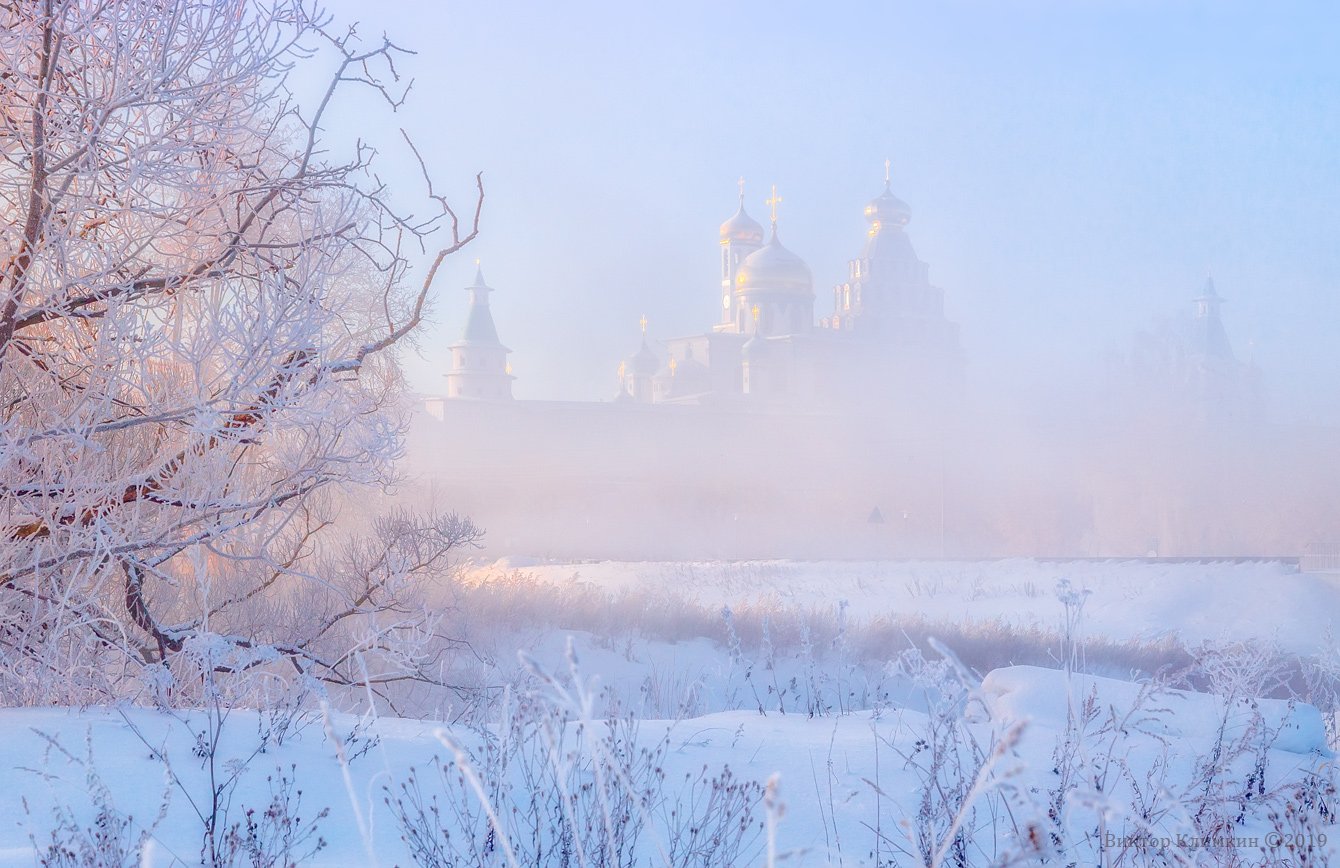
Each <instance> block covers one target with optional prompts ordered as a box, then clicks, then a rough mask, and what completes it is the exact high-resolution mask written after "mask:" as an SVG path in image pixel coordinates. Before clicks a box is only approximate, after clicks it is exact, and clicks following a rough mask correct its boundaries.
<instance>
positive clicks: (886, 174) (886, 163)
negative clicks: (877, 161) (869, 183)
mask: <svg viewBox="0 0 1340 868" xmlns="http://www.w3.org/2000/svg"><path fill="white" fill-rule="evenodd" d="M884 183H885V184H887V183H889V159H888V157H885V158H884Z"/></svg>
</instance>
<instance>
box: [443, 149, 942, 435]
mask: <svg viewBox="0 0 1340 868" xmlns="http://www.w3.org/2000/svg"><path fill="white" fill-rule="evenodd" d="M780 203H781V197H779V196H778V195H777V190H776V187H774V188H773V190H772V195H771V197H769V198H768V199H767V200H766V204H767V205H768V206H769V209H770V214H769V217H770V225H769V227H768V228H767V229H766V230H765V229H764V227H763V226H762V225H761V224H760V223H759V222H758V221H756V220H755V219H754V218H753V217H751V216H750V215H749V214H748V213H747V212H746V210H745V200H744V182H743V180H742V181H741V182H740V199H739V207H738V209H737V210H736V212H735V214H734V215H732V216H731V217H730V218H729V219H728V220H726V221H725V222H724V223H722V224H721V229H720V256H721V287H720V293H719V295H720V299H721V305H720V309H719V314H718V316H717V321H716V322H715V323H714V324H713V325H711V326H710V328H708V329H707V330H705V331H704V332H702V333H700V334H695V335H689V336H684V337H674V338H670V339H667V340H664V341H661V342H652V341H651V340H650V339H649V338H648V335H647V323H646V319H645V317H644V318H643V321H642V332H643V333H642V343H641V346H640V347H639V348H638V350H637V351H636V352H634V353H633V354H632V355H630V356H629V357H628V358H626V359H625V360H624V361H623V362H622V363H620V365H619V367H618V382H617V391H616V393H615V401H616V402H617V403H635V404H692V405H704V406H721V407H729V406H739V407H748V406H756V407H785V406H787V405H793V406H797V407H812V408H817V409H832V410H841V409H843V408H844V407H860V408H863V409H864V410H866V411H868V410H870V409H872V408H880V407H884V408H888V409H894V408H907V409H913V408H915V409H919V410H934V409H943V408H944V407H945V405H946V402H951V403H952V402H953V401H954V400H955V399H956V398H957V396H958V395H959V394H960V392H961V385H962V360H961V354H960V350H959V343H958V329H957V326H956V325H955V324H954V323H952V322H950V321H949V320H948V319H946V317H945V312H944V291H943V290H941V289H939V288H938V287H936V286H934V285H933V284H931V282H930V278H929V269H928V267H927V265H926V263H924V262H922V261H921V260H920V259H919V258H918V257H917V254H916V251H915V250H914V249H913V247H912V243H911V241H910V240H909V239H908V236H907V231H906V229H907V224H908V223H909V222H910V221H911V218H912V214H911V209H910V208H909V207H908V205H907V203H905V202H903V201H902V200H901V199H899V198H898V197H897V196H895V195H894V193H893V191H892V188H891V184H890V181H889V174H888V163H887V162H886V163H885V172H884V189H883V191H882V192H880V193H879V195H877V196H875V198H873V199H871V200H870V202H869V203H868V204H866V206H865V211H864V214H865V219H866V222H867V224H868V226H867V230H866V236H865V239H864V242H863V244H862V246H861V249H860V252H859V254H858V255H857V256H856V257H855V258H853V259H850V260H849V261H848V262H847V265H846V269H845V271H846V274H845V277H844V278H843V279H842V280H841V281H840V282H838V283H836V284H835V285H834V286H833V288H832V291H831V300H832V308H831V310H830V311H828V312H826V313H824V314H822V315H821V316H816V310H815V306H816V305H815V303H816V293H815V290H814V279H813V276H812V273H811V271H810V268H809V266H808V265H806V264H805V262H804V261H802V260H801V259H800V257H798V256H796V255H795V254H794V253H792V252H791V251H790V250H788V249H787V248H786V247H785V246H784V245H783V244H782V241H781V238H780V236H779V233H778V205H779V204H780ZM468 289H469V290H470V307H469V312H468V315H467V317H466V327H465V330H464V333H463V334H462V336H461V339H460V340H458V341H457V342H455V343H454V344H452V345H451V347H450V350H451V369H450V371H449V372H448V374H447V381H448V388H447V396H446V397H448V398H471V399H493V400H498V399H503V400H505V399H508V398H510V397H511V381H512V376H511V371H510V368H509V367H508V364H507V354H508V352H509V350H508V349H507V348H506V347H505V346H503V345H502V343H501V342H500V341H499V339H498V334H497V329H496V328H495V326H494V323H493V318H492V315H491V313H490V311H489V307H488V293H489V292H490V289H489V287H488V286H487V285H486V284H485V283H484V279H483V275H482V273H481V274H477V275H476V280H475V283H474V285H472V286H471V287H469V288H468ZM826 303H827V299H825V304H826Z"/></svg>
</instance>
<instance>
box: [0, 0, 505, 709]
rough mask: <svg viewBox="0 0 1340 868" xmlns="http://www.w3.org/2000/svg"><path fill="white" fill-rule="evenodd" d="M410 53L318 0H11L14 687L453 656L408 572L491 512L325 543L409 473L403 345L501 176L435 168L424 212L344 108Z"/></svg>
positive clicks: (83, 694)
mask: <svg viewBox="0 0 1340 868" xmlns="http://www.w3.org/2000/svg"><path fill="white" fill-rule="evenodd" d="M399 53H400V49H399V48H397V47H396V46H395V45H393V44H392V43H390V42H387V41H384V40H382V41H378V42H377V43H376V44H374V45H371V46H366V45H364V44H363V43H361V42H360V41H359V40H358V38H357V37H356V35H355V34H354V32H353V31H334V30H332V29H331V27H330V23H329V20H328V19H327V18H326V17H324V16H323V15H322V14H321V13H319V12H318V11H317V10H314V9H309V8H307V7H305V6H304V5H303V4H302V3H301V2H295V0H115V2H108V0H4V2H0V691H3V693H0V701H8V702H49V701H83V700H85V699H88V698H92V697H96V696H97V695H98V691H101V692H102V693H103V694H104V695H108V696H112V695H125V694H126V692H127V691H128V690H130V689H131V687H132V685H134V684H136V683H138V682H139V681H140V680H141V679H139V678H138V677H137V676H138V675H140V674H141V673H142V672H143V670H144V669H145V668H146V667H147V668H150V669H151V670H152V671H154V672H158V673H160V674H163V675H165V674H167V673H170V672H172V671H174V669H180V668H181V665H182V664H179V663H178V661H180V660H184V659H187V658H189V659H191V660H193V661H194V664H195V665H196V666H199V665H200V664H201V662H202V661H203V664H204V671H205V672H209V671H213V672H218V673H236V672H238V671H243V670H253V671H258V670H263V669H268V670H269V671H271V672H274V673H279V672H281V671H283V672H287V673H290V674H294V673H302V674H304V675H308V676H311V677H315V678H319V679H323V680H325V681H327V682H331V683H336V684H341V683H351V682H352V683H360V682H361V683H368V682H371V683H372V684H374V685H376V684H379V683H386V682H392V681H396V680H401V679H406V678H409V679H429V680H431V679H432V678H433V677H434V670H433V658H432V656H431V655H432V653H433V650H432V649H433V645H434V642H433V635H432V634H433V629H432V622H431V618H429V617H428V615H427V613H426V612H425V611H424V610H423V609H422V607H421V606H418V605H417V604H416V603H415V601H414V589H413V584H414V581H413V579H414V576H415V575H416V574H417V573H419V572H422V571H425V570H429V569H432V568H434V567H435V566H438V565H439V564H440V563H441V561H442V559H443V558H444V557H445V556H446V553H447V552H448V551H449V550H450V549H452V548H453V547H455V546H458V545H461V544H463V543H466V542H469V541H472V540H473V539H474V538H475V536H476V535H477V531H476V530H475V529H474V528H473V527H472V526H471V525H470V524H469V522H467V521H463V520H459V519H456V518H454V517H430V518H423V519H420V518H414V517H411V516H403V515H402V516H398V517H394V518H389V519H384V520H382V521H380V522H378V523H377V526H376V527H374V528H370V529H369V531H368V535H367V536H366V538H362V539H357V540H353V541H344V542H341V543H340V544H339V545H338V546H330V545H325V546H318V545H317V540H318V539H319V538H320V535H321V532H322V531H323V530H324V529H325V528H327V527H328V525H329V521H330V517H329V512H328V510H326V509H325V508H324V507H325V506H327V505H328V501H329V499H330V492H332V491H339V490H341V489H347V487H348V486H353V485H365V484H369V483H377V482H379V481H384V480H386V479H387V478H388V474H389V472H390V461H391V459H392V458H393V457H394V455H395V450H396V448H397V434H398V432H399V426H398V422H397V416H396V414H395V413H394V412H393V410H394V408H393V406H392V401H393V398H394V396H395V394H396V388H397V385H398V380H397V371H396V367H395V363H394V360H393V359H392V358H390V357H389V351H390V350H391V349H392V348H393V347H394V346H395V345H396V344H397V343H399V342H401V341H402V340H403V339H405V338H406V337H407V335H409V334H410V332H411V331H412V330H413V329H414V328H415V327H416V325H417V324H418V323H419V321H420V317H421V315H422V313H423V310H424V304H425V300H426V298H427V296H428V294H429V292H430V290H431V287H432V285H433V280H434V275H435V274H436V273H437V271H438V267H439V266H440V265H441V263H442V262H443V260H444V259H445V258H446V257H448V256H450V255H451V254H452V253H454V252H456V251H457V250H459V249H460V248H461V247H462V246H463V245H465V244H466V243H468V242H469V241H470V240H471V239H473V238H474V237H475V234H476V232H477V230H478V225H479V213H480V206H481V205H482V201H483V188H482V185H479V179H478V178H476V184H477V186H478V197H479V198H478V200H477V201H476V202H475V204H474V208H473V216H472V219H469V218H467V219H466V220H465V221H464V222H461V221H458V219H457V215H456V214H455V213H454V212H453V211H452V210H451V208H450V207H449V205H448V203H447V201H446V199H445V198H443V197H442V196H440V195H438V194H437V193H435V192H434V189H433V186H432V184H431V182H428V183H427V193H426V201H427V202H429V203H431V207H432V214H433V216H432V217H431V218H429V219H421V218H415V217H412V216H410V215H408V214H406V213H404V212H402V211H400V210H397V209H396V208H395V207H393V206H392V204H391V202H390V198H389V194H388V192H387V191H386V190H385V188H384V187H383V186H382V184H381V183H380V182H379V181H378V180H377V177H376V175H375V174H374V173H373V171H372V169H371V163H372V160H373V157H374V154H373V151H372V149H371V148H370V147H367V146H366V145H363V144H361V143H356V142H351V143H347V144H345V146H344V149H343V150H344V153H342V151H341V143H339V142H331V141H328V137H327V136H325V135H324V134H323V122H324V121H325V119H326V118H327V117H328V116H329V114H330V113H331V112H332V111H334V110H336V109H335V108H334V107H335V106H336V105H337V104H340V99H341V96H342V94H343V93H344V92H345V91H346V90H349V89H354V90H360V89H361V90H362V91H363V92H365V93H370V94H372V95H373V96H375V97H376V98H377V99H379V100H382V101H384V102H385V103H386V104H388V105H389V109H388V111H389V110H392V109H394V108H396V107H397V106H398V105H399V103H400V102H401V100H402V99H403V97H404V95H405V92H407V90H408V88H407V86H405V85H402V84H401V83H400V81H399V75H398V73H397V71H396V68H395V60H396V58H397V56H398V54H399ZM327 66H328V67H329V69H330V71H331V75H330V77H329V80H328V82H326V84H325V86H324V87H323V88H322V89H321V90H320V92H319V93H317V94H316V95H315V97H312V98H304V99H299V97H298V96H297V95H295V91H296V90H297V89H298V88H297V84H296V82H299V81H301V82H303V83H306V82H308V81H309V80H310V76H309V75H308V73H309V71H311V70H312V69H314V68H318V67H320V68H325V67H327ZM299 72H301V73H302V74H303V78H301V79H299V78H298V77H297V76H298V74H299ZM346 105H347V103H346ZM404 146H405V156H406V157H408V158H409V160H410V161H411V164H412V161H414V160H418V151H417V150H415V149H414V147H413V145H412V144H411V143H410V142H409V140H408V138H405V139H404ZM419 165H420V166H421V167H422V166H423V163H422V161H419ZM424 177H425V179H427V178H428V172H427V171H426V170H425V171H424ZM438 233H440V234H441V235H442V236H443V239H444V240H442V241H441V242H436V243H434V242H433V239H434V238H435V237H436V234H438ZM438 248H440V249H438ZM420 255H422V259H423V260H424V262H425V263H426V267H424V268H423V269H422V271H421V272H419V271H416V270H414V269H412V268H411V267H410V259H411V257H419V256H420ZM162 680H163V679H161V678H160V679H159V681H160V682H162ZM172 683H175V684H177V685H178V686H177V688H176V689H183V688H182V686H181V685H182V683H183V679H181V678H180V673H179V677H178V678H177V679H176V680H175V681H173V682H172Z"/></svg>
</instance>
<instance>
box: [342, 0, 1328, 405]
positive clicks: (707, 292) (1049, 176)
mask: <svg viewBox="0 0 1340 868" xmlns="http://www.w3.org/2000/svg"><path fill="white" fill-rule="evenodd" d="M331 9H332V11H334V12H335V13H336V14H337V15H338V16H340V17H341V18H342V19H346V20H347V19H350V18H357V19H361V20H362V21H363V22H365V26H364V31H365V32H366V33H367V35H369V36H373V35H376V34H377V33H379V32H380V31H381V30H383V29H384V30H386V31H387V32H388V33H389V34H391V35H392V37H393V38H395V39H397V40H398V41H399V42H401V43H403V44H405V45H407V46H410V47H412V48H415V49H417V50H418V51H419V55H418V56H417V57H415V58H412V59H410V60H409V61H407V62H406V63H405V64H404V65H403V68H404V70H405V71H406V72H408V73H409V74H411V75H413V76H414V78H415V79H416V86H415V93H414V94H413V96H412V99H411V102H410V104H409V105H408V106H407V108H406V109H405V110H404V112H403V114H402V117H401V118H399V121H400V122H403V123H404V124H405V126H406V127H407V128H408V129H409V130H410V131H411V133H412V134H413V135H414V136H415V137H416V139H417V140H418V141H419V142H420V143H421V146H422V148H423V150H424V151H425V154H426V156H428V158H429V160H430V162H431V163H432V164H433V165H434V167H435V169H436V174H437V176H438V178H439V179H440V180H441V181H444V182H446V183H447V185H448V186H449V187H450V189H451V190H452V191H453V192H454V193H455V195H456V198H457V200H458V201H460V202H461V203H465V202H466V200H467V198H468V196H469V182H470V178H471V177H472V175H473V172H474V171H476V170H482V171H483V172H484V173H485V181H486V184H487V188H488V194H489V198H488V202H487V204H486V207H485V214H484V227H483V232H482V236H481V238H480V240H479V241H478V243H477V245H476V246H475V248H474V250H473V251H471V252H470V255H469V256H465V257H461V258H460V259H459V260H458V261H456V262H455V263H452V264H451V266H450V267H449V268H448V269H447V270H446V272H445V273H444V275H443V279H442V281H441V282H440V292H439V298H438V302H437V309H436V313H435V324H434V325H432V326H431V327H430V328H429V330H428V331H427V332H426V333H425V334H424V335H423V336H422V344H423V346H422V351H421V356H422V357H421V358H416V359H411V360H409V363H410V372H411V378H412V383H413V385H414V386H415V387H416V388H418V389H420V390H422V391H428V392H431V391H440V389H441V382H442V381H441V373H442V372H443V371H444V370H445V353H444V352H442V350H441V347H442V346H443V345H445V343H447V342H448V341H449V340H450V339H451V338H452V337H454V336H455V335H456V334H457V332H458V331H459V328H460V326H461V323H462V321H463V317H464V307H465V301H466V294H465V293H464V292H461V291H459V290H458V289H457V287H458V286H463V285H464V284H466V283H468V282H469V279H470V278H471V277H472V276H473V259H474V257H475V256H479V257H481V258H482V259H483V261H484V270H485V273H486V275H487V277H488V280H489V282H490V283H491V284H492V285H493V286H494V287H495V288H496V289H497V292H496V293H495V294H494V296H493V304H494V312H495V319H496V321H497V324H498V330H499V333H500V334H501V336H502V338H503V340H504V342H505V343H507V344H508V345H509V346H510V347H512V349H513V350H515V354H514V356H513V363H514V367H515V370H516V373H517V375H518V377H519V379H518V381H517V386H516V393H517V395H518V397H525V398H551V397H552V398H579V399H587V398H592V399H595V398H608V397H609V396H610V395H612V394H613V391H614V372H615V369H616V367H617V366H618V362H619V359H620V358H621V357H622V356H624V355H626V354H628V353H629V352H631V351H632V350H634V349H635V348H636V345H637V340H638V338H637V335H638V327H637V319H638V317H639V316H640V315H641V314H643V313H645V314H646V315H647V316H648V317H649V318H650V320H651V331H652V333H653V335H655V336H662V337H664V336H668V335H674V334H686V333H691V332H695V331H701V330H703V329H705V328H707V327H708V326H709V325H710V324H711V323H712V322H713V321H714V318H715V316H716V314H717V303H718V302H717V274H716V269H717V263H718V259H717V257H718V253H717V243H716V231H717V225H718V224H719V223H720V222H721V221H722V220H723V219H725V218H726V217H728V216H729V215H730V213H731V212H732V211H733V209H734V206H735V190H736V188H735V179H736V177H737V176H740V175H743V176H744V177H745V178H746V179H747V180H748V182H749V188H748V200H747V205H748V207H749V209H750V211H751V212H752V213H753V214H754V215H755V216H756V217H758V218H762V217H763V215H764V212H765V210H766V209H765V208H764V206H763V204H762V200H763V199H764V198H765V196H766V195H767V193H766V189H767V185H768V184H770V183H773V182H775V183H776V184H777V185H778V187H779V190H780V192H781V195H782V196H783V199H784V202H783V204H782V207H781V233H782V238H783V241H784V242H785V243H786V244H787V246H788V247H790V248H791V249H792V250H794V251H796V252H797V253H798V254H800V255H801V256H802V257H804V258H805V260H806V261H807V262H808V264H809V265H810V267H811V269H812V270H813V272H814V275H815V283H816V292H817V293H818V302H817V307H818V308H819V309H820V311H821V312H822V308H823V306H824V303H825V302H826V301H827V299H828V297H829V295H828V289H829V287H830V286H831V285H832V284H833V283H834V282H836V281H837V280H839V279H840V278H841V277H842V275H843V274H844V272H845V262H846V260H847V259H848V258H849V257H851V256H853V255H855V254H856V252H857V251H858V249H859V246H860V243H861V240H862V232H863V228H864V222H863V220H862V218H861V215H860V211H861V207H862V206H863V204H864V203H865V201H866V200H867V199H869V198H870V197H871V196H873V195H875V194H876V193H877V192H878V191H879V189H880V186H881V178H882V172H883V167H882V163H883V160H884V158H885V157H886V156H887V157H889V158H891V159H892V161H893V167H894V168H893V174H894V190H895V192H896V193H897V194H898V195H899V196H900V197H902V198H903V199H905V200H906V201H907V202H908V203H910V204H911V206H912V209H913V220H912V223H911V225H910V226H909V232H910V234H911V237H912V241H913V243H914V245H915V246H916V248H917V250H918V253H919V254H920V255H921V257H922V258H923V259H925V260H926V261H928V262H929V263H930V266H931V277H932V280H933V281H934V282H935V283H937V284H938V285H940V286H942V287H943V288H944V289H945V290H946V297H947V302H948V308H949V312H950V315H951V317H952V318H954V319H956V320H957V321H958V322H960V323H961V325H962V337H963V344H964V346H965V350H966V352H967V358H968V363H969V372H970V377H971V378H972V381H973V383H974V385H975V387H976V388H978V389H985V388H991V387H994V385H995V383H996V381H997V380H999V379H1001V378H1005V377H1009V378H1012V379H1013V378H1017V379H1019V380H1022V381H1028V380H1045V379H1048V378H1050V377H1051V376H1053V372H1055V371H1057V370H1058V369H1059V370H1064V371H1071V372H1075V371H1080V370H1084V369H1085V367H1086V366H1088V365H1090V364H1094V363H1096V362H1097V359H1098V357H1099V356H1100V355H1101V354H1102V353H1103V352H1104V350H1106V349H1108V348H1110V347H1118V346H1121V345H1122V344H1123V343H1124V342H1126V341H1127V340H1128V339H1129V336H1130V335H1131V333H1132V332H1133V331H1134V330H1135V329H1136V328H1139V327H1140V326H1142V325H1144V324H1148V323H1149V322H1150V321H1152V320H1155V319H1158V318H1161V317H1167V316H1170V315H1173V314H1176V313H1178V312H1179V311H1182V310H1189V307H1190V306H1189V302H1188V300H1189V299H1190V298H1191V297H1193V296H1194V295H1195V294H1196V292H1197V291H1198V289H1199V287H1200V285H1201V283H1202V282H1203V280H1204V277H1205V274H1206V271H1207V270H1208V269H1212V270H1213V273H1214V276H1215V279H1216V283H1217V284H1218V286H1219V291H1220V293H1221V294H1222V295H1223V296H1224V297H1226V298H1227V299H1229V302H1230V303H1229V304H1228V305H1226V307H1225V318H1226V321H1227V326H1228V330H1229V334H1230V336H1231V338H1232V339H1233V341H1234V344H1235V347H1236V349H1237V350H1238V353H1239V355H1240V356H1244V355H1246V354H1247V353H1248V352H1249V350H1248V346H1247V344H1248V341H1252V342H1253V343H1254V345H1255V349H1254V352H1255V357H1256V359H1257V361H1258V362H1259V364H1260V365H1261V366H1262V368H1263V369H1264V372H1265V376H1266V381H1267V384H1268V387H1269V388H1270V390H1271V393H1272V395H1273V397H1274V399H1275V400H1274V403H1275V405H1276V409H1277V410H1279V411H1281V413H1282V414H1284V415H1288V416H1300V415H1301V416H1315V415H1325V416H1327V417H1329V418H1336V416H1337V415H1340V414H1337V411H1336V405H1337V403H1338V402H1337V397H1338V396H1340V362H1337V351H1336V349H1335V344H1336V336H1337V329H1338V328H1340V301H1338V300H1337V286H1340V252H1338V251H1340V246H1338V245H1337V243H1336V238H1335V236H1336V233H1337V232H1340V203H1338V202H1337V194H1338V193H1340V183H1338V182H1340V156H1337V154H1338V153H1340V151H1337V144H1340V59H1337V58H1338V57H1340V45H1337V42H1340V14H1338V13H1337V12H1336V11H1335V7H1334V5H1333V4H1326V3H1250V4H1249V3H1230V2H1201V3H1193V2H1027V3H1011V2H992V3H986V2H983V3H966V2H937V3H916V4H913V3H880V2H863V3H856V2H851V3H825V4H817V3H789V2H783V3H778V2H736V3H725V2H716V3H705V2H696V0H692V2H673V3H660V4H645V3H623V4H617V3H597V2H565V3H544V4H540V3H534V4H531V3H468V4H467V3H460V2H455V0H447V2H442V3H436V4H427V3H411V2H408V0H383V2H379V3H376V4H371V3H354V2H351V0H341V2H338V3H335V4H333V5H332V7H331ZM395 120H396V119H394V118H391V119H388V121H387V122H390V123H394V122H395ZM382 122H383V121H382V120H378V121H377V122H376V123H377V124H381V123H382ZM339 124H340V125H343V124H347V125H348V126H347V127H342V126H340V125H337V126H336V129H335V130H334V131H335V132H337V133H343V132H348V131H349V130H356V131H358V132H360V133H363V134H365V135H368V136H370V137H371V138H373V140H374V141H375V140H377V139H378V136H379V132H378V129H377V128H375V125H374V126H373V128H370V123H369V121H368V118H367V116H365V115H364V114H363V113H362V112H361V111H360V112H352V111H346V112H345V113H344V115H343V116H342V118H341V119H340V122H339ZM383 168H384V173H385V175H386V176H387V178H388V180H390V181H392V182H393V183H397V184H401V183H405V184H412V183H414V182H415V176H414V175H413V174H412V173H408V172H403V173H402V172H400V171H398V167H397V166H386V167H383Z"/></svg>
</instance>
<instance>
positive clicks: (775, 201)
mask: <svg viewBox="0 0 1340 868" xmlns="http://www.w3.org/2000/svg"><path fill="white" fill-rule="evenodd" d="M781 202H782V197H781V196H778V195H777V185H776V184H773V185H772V196H770V197H769V198H767V199H765V200H763V204H764V205H767V206H768V207H769V208H771V209H772V222H773V223H776V222H777V206H778V205H780V204H781Z"/></svg>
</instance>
